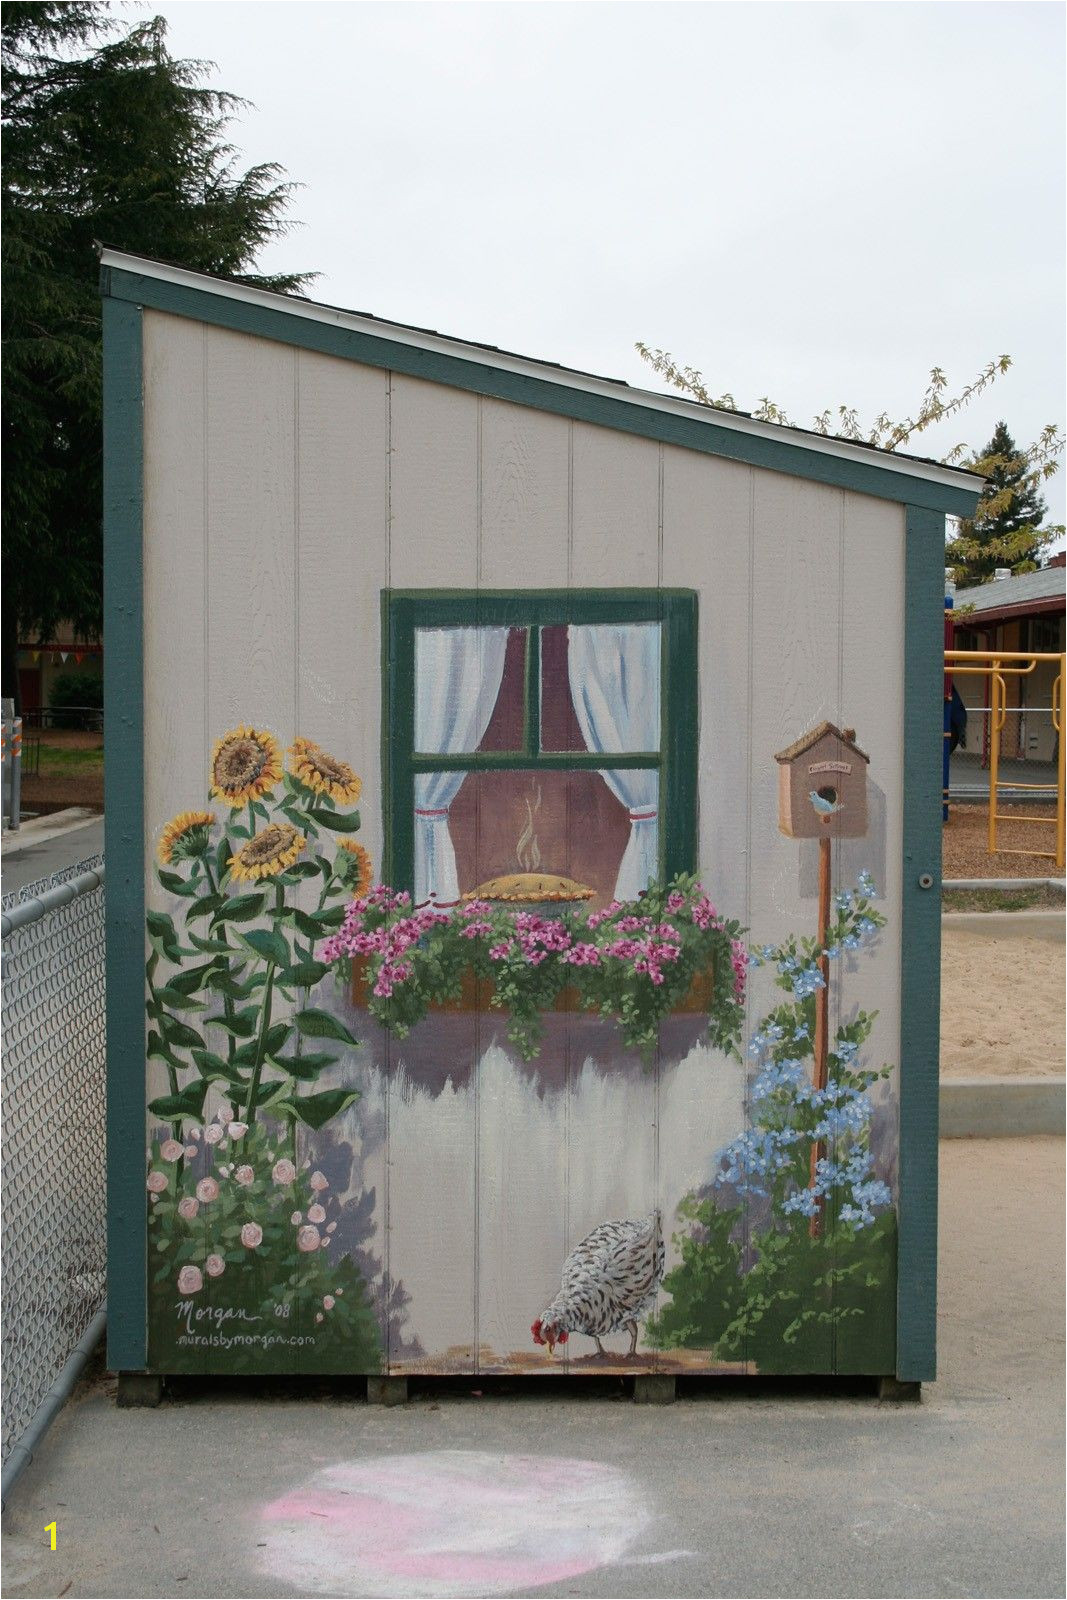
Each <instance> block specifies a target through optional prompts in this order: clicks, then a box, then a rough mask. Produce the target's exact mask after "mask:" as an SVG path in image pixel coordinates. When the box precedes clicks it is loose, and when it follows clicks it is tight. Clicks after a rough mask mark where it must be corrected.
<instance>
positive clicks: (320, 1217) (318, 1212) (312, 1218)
mask: <svg viewBox="0 0 1067 1600" xmlns="http://www.w3.org/2000/svg"><path fill="white" fill-rule="evenodd" d="M308 1221H309V1222H325V1221H326V1208H325V1206H320V1205H313V1206H308Z"/></svg>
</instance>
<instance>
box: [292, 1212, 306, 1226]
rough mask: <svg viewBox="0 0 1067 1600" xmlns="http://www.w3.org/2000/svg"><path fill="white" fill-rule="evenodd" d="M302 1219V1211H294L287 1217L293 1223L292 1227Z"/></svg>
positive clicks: (297, 1224)
mask: <svg viewBox="0 0 1067 1600" xmlns="http://www.w3.org/2000/svg"><path fill="white" fill-rule="evenodd" d="M303 1220H304V1213H303V1212H302V1211H294V1212H293V1214H292V1216H291V1217H290V1218H289V1221H290V1222H291V1223H292V1224H293V1227H294V1228H296V1227H298V1226H299V1225H300V1223H301V1222H303Z"/></svg>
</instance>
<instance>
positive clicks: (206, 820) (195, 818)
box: [157, 811, 215, 867]
mask: <svg viewBox="0 0 1067 1600" xmlns="http://www.w3.org/2000/svg"><path fill="white" fill-rule="evenodd" d="M214 822H215V813H214V812H213V811H180V812H179V813H178V815H177V816H176V817H172V818H171V819H170V821H169V822H168V823H167V826H166V827H165V828H164V829H163V832H162V833H161V834H160V836H159V845H158V847H157V854H158V856H159V859H160V862H161V864H162V865H163V866H165V867H166V866H169V865H170V863H171V862H172V861H190V860H192V858H193V857H194V856H202V855H205V854H206V852H207V848H208V845H209V843H210V840H209V838H208V834H209V832H210V830H211V828H212V826H213V825H214Z"/></svg>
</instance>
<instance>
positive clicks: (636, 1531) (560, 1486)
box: [257, 1450, 653, 1600]
mask: <svg viewBox="0 0 1067 1600" xmlns="http://www.w3.org/2000/svg"><path fill="white" fill-rule="evenodd" d="M652 1521H653V1515H652V1511H651V1509H650V1508H649V1506H648V1504H647V1495H646V1493H645V1491H644V1490H643V1488H642V1487H641V1485H640V1484H639V1482H638V1481H637V1479H636V1478H634V1477H632V1476H631V1475H630V1474H629V1473H627V1472H624V1471H622V1470H620V1469H619V1468H617V1467H611V1466H606V1465H604V1464H602V1463H600V1462H596V1461H580V1460H570V1459H567V1458H565V1457H558V1456H555V1457H551V1456H550V1457H546V1456H524V1455H510V1454H495V1453H490V1452H487V1451H479V1450H435V1451H425V1452H420V1453H417V1454H412V1455H400V1456H385V1457H380V1456H379V1457H377V1458H376V1459H368V1460H365V1461H347V1462H338V1463H337V1464H336V1465H335V1466H332V1467H327V1468H325V1469H324V1470H323V1471H321V1472H318V1473H316V1474H314V1476H313V1477H311V1478H310V1479H304V1480H303V1481H302V1482H299V1483H297V1484H296V1485H294V1487H293V1489H292V1491H291V1492H289V1493H288V1494H285V1495H282V1496H281V1498H280V1499H277V1500H274V1501H272V1502H271V1503H270V1504H269V1505H268V1506H266V1507H265V1509H264V1511H263V1527H262V1530H261V1536H262V1539H263V1541H264V1542H263V1544H262V1548H261V1549H259V1550H258V1552H257V1554H258V1556H259V1557H260V1561H261V1566H262V1569H263V1571H265V1572H267V1573H269V1574H270V1575H271V1577H272V1578H274V1579H275V1580H278V1581H280V1582H283V1583H285V1584H286V1585H290V1586H292V1587H293V1588H295V1589H298V1590H299V1591H300V1592H302V1593H305V1594H318V1595H336V1594H338V1593H342V1594H358V1595H361V1596H366V1597H367V1600H376V1597H378V1596H383V1597H388V1600H392V1597H394V1596H395V1597H399V1596H407V1595H419V1596H422V1595H425V1596H445V1597H450V1596H456V1597H466V1596H476V1595H485V1596H490V1595H504V1594H512V1593H519V1594H529V1593H530V1592H531V1591H533V1590H535V1589H537V1588H538V1587H540V1586H541V1585H543V1584H548V1583H563V1582H565V1581H567V1580H569V1579H573V1578H576V1577H578V1576H580V1575H581V1574H582V1573H584V1572H592V1571H595V1570H597V1569H599V1568H602V1567H610V1566H612V1565H615V1564H617V1563H620V1562H625V1561H627V1560H631V1561H632V1560H634V1559H635V1558H638V1559H640V1558H641V1552H642V1551H643V1550H645V1549H646V1548H647V1544H648V1530H649V1528H650V1525H651V1523H652Z"/></svg>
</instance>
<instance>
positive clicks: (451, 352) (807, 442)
mask: <svg viewBox="0 0 1067 1600" xmlns="http://www.w3.org/2000/svg"><path fill="white" fill-rule="evenodd" d="M100 264H101V266H103V267H114V268H117V269H118V270H119V271H123V272H136V273H138V274H140V275H141V276H142V277H146V278H157V279H159V280H160V281H162V282H164V283H173V284H177V285H180V286H181V287H183V288H187V289H196V290H199V291H200V292H201V293H205V294H213V295H217V296H220V297H221V298H223V299H227V300H239V301H244V302H245V303H246V304H248V305H256V306H262V307H264V308H265V309H269V310H271V311H276V312H283V313H285V314H286V315H288V316H292V317H299V318H302V319H303V320H304V321H307V322H322V323H328V324H330V325H332V326H334V327H339V328H348V329H351V330H352V331H353V332H356V333H362V334H366V335H369V336H370V337H373V338H378V339H389V340H392V341H393V342H394V343H396V344H403V345H410V346H412V347H414V348H415V349H418V350H428V351H433V352H435V353H437V354H440V355H445V356H450V357H452V359H453V360H458V361H469V362H471V363H472V364H475V365H477V366H481V367H486V366H489V367H496V368H498V369H499V370H501V371H504V372H514V373H517V374H519V375H521V376H523V377H528V378H535V379H540V380H541V381H542V382H548V383H554V384H558V385H559V386H560V387H562V388H567V389H577V390H583V391H584V392H585V393H587V394H595V395H600V396H603V397H605V398H607V399H611V400H616V401H620V402H622V403H624V404H629V405H633V406H640V407H642V408H645V409H647V410H652V411H662V412H667V413H670V414H673V415H675V416H681V417H686V418H688V419H689V420H690V421H695V422H703V423H706V424H707V425H708V426H711V427H716V428H723V429H725V430H727V431H730V432H735V433H741V434H749V435H752V436H755V437H757V438H763V439H773V440H775V441H777V442H778V443H779V444H786V445H793V446H795V447H796V448H797V449H803V450H810V451H813V452H814V453H815V454H817V455H826V456H837V457H839V458H840V459H842V460H846V461H856V462H864V463H866V464H867V465H877V466H879V467H880V468H882V469H883V470H884V471H886V472H896V473H899V474H900V475H901V477H905V478H920V479H924V480H925V481H926V482H929V483H938V484H943V485H945V486H946V487H949V488H954V489H965V490H970V491H972V492H973V491H974V489H975V488H976V486H977V485H979V484H981V483H982V482H983V481H984V480H983V479H982V478H981V477H980V476H979V475H978V474H977V473H973V472H967V471H964V470H963V469H961V468H958V467H946V466H942V465H941V464H940V463H938V462H931V461H925V460H920V459H917V458H916V457H914V456H907V455H902V454H898V453H896V452H894V451H890V450H882V449H880V448H879V447H878V446H876V445H864V444H854V443H852V442H851V441H850V440H848V439H838V438H835V437H833V436H832V435H827V434H820V433H814V432H808V431H807V430H806V429H803V428H794V427H788V426H784V425H783V424H781V423H774V422H760V421H758V420H757V419H756V418H755V417H749V416H746V415H744V413H742V412H736V411H726V410H719V409H718V408H715V407H709V406H705V405H701V404H700V403H699V402H697V401H694V400H681V399H678V398H676V397H675V396H674V395H669V394H659V393H657V392H656V391H655V390H652V389H635V388H632V387H630V386H629V385H628V384H626V383H625V382H623V381H621V380H612V379H610V378H598V377H596V376H595V375H593V374H592V373H586V372H578V371H576V370H574V369H573V368H570V367H561V366H556V365H555V364H553V363H551V362H547V361H537V360H533V359H531V358H530V357H527V356H518V355H512V354H510V353H509V352H507V351H503V350H497V349H495V348H492V347H490V346H487V345H479V344H472V343H470V342H469V341H467V340H463V339H454V338H450V337H448V336H446V335H444V334H439V333H432V332H428V331H426V330H424V329H420V328H412V327H409V326H408V325H407V324H405V323H400V322H390V321H388V320H387V319H385V318H381V317H372V316H366V315H364V314H363V313H361V312H358V311H344V310H341V309H340V308H339V307H337V306H330V305H324V304H322V303H321V302H319V301H316V300H305V299H303V298H302V297H301V296H298V295H288V294H279V293H277V292H276V291H275V290H272V289H257V288H255V287H254V286H253V285H250V284H244V283H234V282H233V281H232V279H228V278H216V277H213V276H212V275H211V274H210V273H206V272H194V271H192V270H191V269H190V268H188V267H177V266H172V265H171V264H170V263H168V262H164V261H156V260H154V259H153V258H152V257H150V256H136V255H129V254H127V252H126V251H123V250H113V249H111V248H110V247H107V246H105V247H103V248H102V249H101V250H100ZM872 458H873V459H872Z"/></svg>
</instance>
